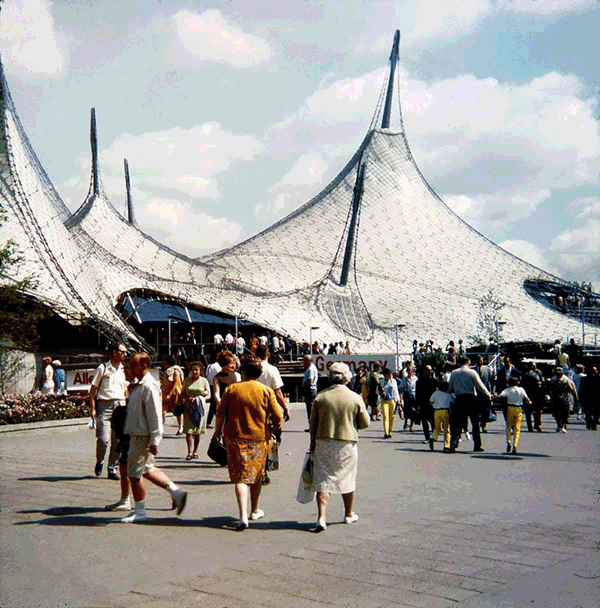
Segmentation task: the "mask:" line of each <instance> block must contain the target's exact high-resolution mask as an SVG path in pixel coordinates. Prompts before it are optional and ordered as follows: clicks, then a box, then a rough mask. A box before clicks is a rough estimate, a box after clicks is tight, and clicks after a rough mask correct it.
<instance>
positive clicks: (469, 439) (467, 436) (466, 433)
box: [465, 431, 471, 441]
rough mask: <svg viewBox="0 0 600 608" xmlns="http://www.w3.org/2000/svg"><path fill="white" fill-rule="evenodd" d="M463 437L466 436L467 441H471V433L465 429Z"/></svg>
mask: <svg viewBox="0 0 600 608" xmlns="http://www.w3.org/2000/svg"><path fill="white" fill-rule="evenodd" d="M465 437H466V438H467V441H471V433H469V431H465Z"/></svg>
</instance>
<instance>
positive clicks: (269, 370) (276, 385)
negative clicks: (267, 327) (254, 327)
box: [256, 344, 290, 421]
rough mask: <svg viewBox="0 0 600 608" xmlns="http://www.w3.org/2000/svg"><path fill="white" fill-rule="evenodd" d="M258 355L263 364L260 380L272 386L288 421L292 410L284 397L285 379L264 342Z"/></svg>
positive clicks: (257, 352) (258, 350)
mask: <svg viewBox="0 0 600 608" xmlns="http://www.w3.org/2000/svg"><path fill="white" fill-rule="evenodd" d="M256 356H257V357H258V358H259V359H260V362H261V365H262V370H263V371H262V374H261V375H260V376H259V378H258V381H259V382H260V383H261V384H264V385H265V386H268V387H269V388H272V389H273V391H274V392H275V399H277V403H278V404H279V407H280V408H281V409H282V410H283V419H284V420H285V421H288V420H289V419H290V410H289V408H288V406H287V404H286V402H285V399H284V398H283V393H282V392H281V387H282V386H283V380H282V379H281V374H280V373H279V370H278V369H277V368H276V367H275V366H274V365H271V364H270V363H269V349H268V347H267V346H265V345H264V344H260V345H259V346H258V348H257V349H256Z"/></svg>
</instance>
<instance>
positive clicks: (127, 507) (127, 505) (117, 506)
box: [104, 496, 131, 511]
mask: <svg viewBox="0 0 600 608" xmlns="http://www.w3.org/2000/svg"><path fill="white" fill-rule="evenodd" d="M104 510H105V511H131V500H130V499H129V496H128V497H127V498H121V499H120V500H119V501H118V502H114V503H112V504H111V505H106V506H105V507H104Z"/></svg>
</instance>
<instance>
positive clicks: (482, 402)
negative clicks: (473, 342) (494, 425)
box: [471, 355, 494, 433]
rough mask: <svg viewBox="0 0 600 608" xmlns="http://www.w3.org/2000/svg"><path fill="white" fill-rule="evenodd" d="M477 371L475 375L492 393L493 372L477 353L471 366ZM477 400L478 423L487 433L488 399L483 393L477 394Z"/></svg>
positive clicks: (483, 431)
mask: <svg viewBox="0 0 600 608" xmlns="http://www.w3.org/2000/svg"><path fill="white" fill-rule="evenodd" d="M471 369H474V370H475V371H476V372H477V375H478V376H479V377H480V378H481V381H482V382H483V384H484V386H485V388H487V390H488V391H489V392H490V393H493V386H494V372H493V371H492V370H491V368H490V367H489V365H485V362H484V360H483V357H482V356H481V355H479V356H478V357H477V359H476V361H475V365H474V366H473V367H472V368H471ZM478 401H479V412H480V416H481V418H480V424H481V432H482V433H487V428H486V425H487V421H488V419H489V417H490V400H489V398H488V397H486V396H485V395H478Z"/></svg>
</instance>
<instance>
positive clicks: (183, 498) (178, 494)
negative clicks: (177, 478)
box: [172, 490, 188, 515]
mask: <svg viewBox="0 0 600 608" xmlns="http://www.w3.org/2000/svg"><path fill="white" fill-rule="evenodd" d="M187 496H188V493H187V492H186V491H185V490H175V492H173V497H172V498H173V502H174V503H175V513H176V514H177V515H181V514H182V513H183V510H184V509H185V505H186V504H187Z"/></svg>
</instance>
